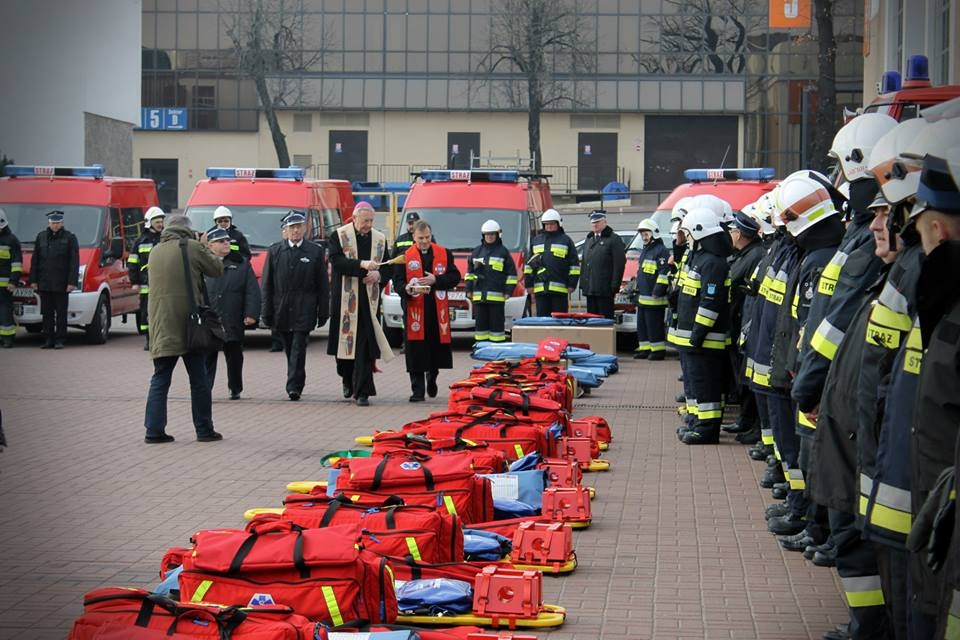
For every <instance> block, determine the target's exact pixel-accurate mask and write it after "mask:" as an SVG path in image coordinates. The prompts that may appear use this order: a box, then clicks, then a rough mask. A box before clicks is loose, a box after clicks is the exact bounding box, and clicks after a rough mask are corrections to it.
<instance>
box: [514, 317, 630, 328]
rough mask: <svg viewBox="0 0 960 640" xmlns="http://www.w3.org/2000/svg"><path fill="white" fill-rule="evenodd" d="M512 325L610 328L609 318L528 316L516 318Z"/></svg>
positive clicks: (611, 324) (611, 322) (611, 323)
mask: <svg viewBox="0 0 960 640" xmlns="http://www.w3.org/2000/svg"><path fill="white" fill-rule="evenodd" d="M513 324H514V325H516V326H521V327H611V326H613V320H611V319H610V318H553V317H546V316H528V317H526V318H517V319H516V320H514V321H513Z"/></svg>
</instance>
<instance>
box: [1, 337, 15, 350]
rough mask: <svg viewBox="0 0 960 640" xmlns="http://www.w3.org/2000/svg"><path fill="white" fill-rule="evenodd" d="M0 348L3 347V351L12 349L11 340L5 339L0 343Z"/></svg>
mask: <svg viewBox="0 0 960 640" xmlns="http://www.w3.org/2000/svg"><path fill="white" fill-rule="evenodd" d="M0 347H3V348H4V349H13V338H5V339H4V340H2V341H0Z"/></svg>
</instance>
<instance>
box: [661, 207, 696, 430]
mask: <svg viewBox="0 0 960 640" xmlns="http://www.w3.org/2000/svg"><path fill="white" fill-rule="evenodd" d="M691 200H693V198H691V197H685V198H680V199H679V200H677V202H676V203H675V204H674V205H673V209H672V210H671V211H670V233H671V235H673V247H671V249H670V256H669V257H668V258H667V265H668V267H669V269H670V271H669V274H668V276H667V279H668V281H669V284H668V285H667V342H669V343H671V344H672V343H673V342H674V339H675V338H676V335H675V334H676V330H677V299H678V298H679V297H680V281H681V280H682V279H683V275H684V273H686V266H687V265H686V260H687V244H688V242H687V235H686V234H685V233H684V232H683V229H681V228H680V222H681V221H682V220H683V216H685V215H687V205H688V203H689V202H690V201H691ZM677 354H678V356H679V358H680V378H679V380H680V381H681V382H682V383H683V391H682V392H681V393H679V394H677V397H676V400H677V404H678V405H679V406H678V407H677V412H678V413H679V414H680V416H681V418H682V422H681V424H680V428H681V429H684V428H686V427H689V426H690V425H691V424H692V421H693V420H694V417H695V415H696V406H695V404H694V405H691V404H690V403H689V402H688V401H687V396H688V395H689V389H688V385H687V380H686V378H685V377H684V376H683V370H684V368H685V363H684V354H683V351H678V352H677ZM691 397H692V396H691Z"/></svg>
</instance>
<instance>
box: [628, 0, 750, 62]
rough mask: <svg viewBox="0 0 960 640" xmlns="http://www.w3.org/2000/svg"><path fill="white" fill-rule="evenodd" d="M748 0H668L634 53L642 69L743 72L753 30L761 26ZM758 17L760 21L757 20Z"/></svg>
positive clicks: (665, 0)
mask: <svg viewBox="0 0 960 640" xmlns="http://www.w3.org/2000/svg"><path fill="white" fill-rule="evenodd" d="M749 4H750V0H664V3H663V5H664V14H663V15H661V16H657V17H656V18H654V19H653V23H654V25H655V29H654V30H653V32H651V33H649V34H648V35H645V36H643V37H641V39H640V44H641V48H642V49H647V50H648V52H646V53H644V52H643V51H641V53H638V54H634V55H633V58H634V60H635V61H636V63H637V67H638V69H639V70H640V71H643V72H646V73H661V74H689V73H731V74H738V73H743V71H744V69H745V68H746V64H747V54H748V53H749V51H750V42H749V36H750V35H751V34H752V32H753V31H755V30H756V28H757V27H758V26H760V24H759V21H760V18H759V17H756V16H754V17H750V16H749V13H750V12H748V11H747V9H748V5H749ZM755 23H756V24H755Z"/></svg>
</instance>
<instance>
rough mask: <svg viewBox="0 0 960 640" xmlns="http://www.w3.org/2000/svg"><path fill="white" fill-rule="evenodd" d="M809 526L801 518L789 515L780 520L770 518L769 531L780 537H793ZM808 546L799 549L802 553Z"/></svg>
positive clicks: (768, 522) (768, 521)
mask: <svg viewBox="0 0 960 640" xmlns="http://www.w3.org/2000/svg"><path fill="white" fill-rule="evenodd" d="M806 526H807V523H806V521H805V520H804V519H803V518H802V517H801V516H795V515H793V514H787V515H785V516H780V517H779V518H770V519H769V520H767V531H769V532H770V533H774V534H776V535H778V536H793V535H796V534H798V533H800V532H801V531H803V530H804V529H805V528H806ZM806 547H807V545H804V546H803V547H802V548H800V549H797V551H802V550H803V549H805V548H806Z"/></svg>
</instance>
